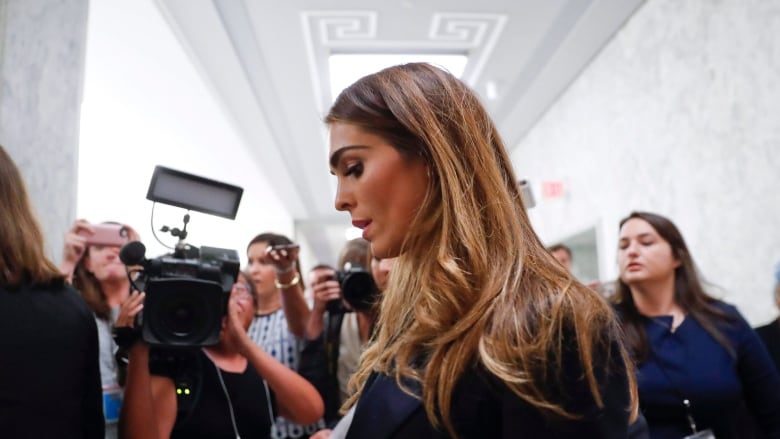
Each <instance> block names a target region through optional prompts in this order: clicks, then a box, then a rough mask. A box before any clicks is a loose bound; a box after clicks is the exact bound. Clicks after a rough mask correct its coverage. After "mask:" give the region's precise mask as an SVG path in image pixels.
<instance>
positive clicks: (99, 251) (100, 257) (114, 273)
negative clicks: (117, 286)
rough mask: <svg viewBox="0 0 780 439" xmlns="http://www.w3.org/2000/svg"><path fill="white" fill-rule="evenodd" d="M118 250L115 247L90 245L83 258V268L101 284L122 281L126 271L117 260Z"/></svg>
mask: <svg viewBox="0 0 780 439" xmlns="http://www.w3.org/2000/svg"><path fill="white" fill-rule="evenodd" d="M119 250H120V248H119V247H117V246H111V245H91V246H89V253H88V254H87V255H86V256H84V267H85V268H86V269H87V270H88V271H89V272H91V273H92V274H93V275H94V276H95V278H96V279H97V280H98V282H101V283H102V282H116V281H121V280H124V279H125V278H126V277H127V271H126V270H125V266H124V264H122V261H120V260H119Z"/></svg>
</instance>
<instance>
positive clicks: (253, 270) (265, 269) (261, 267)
mask: <svg viewBox="0 0 780 439" xmlns="http://www.w3.org/2000/svg"><path fill="white" fill-rule="evenodd" d="M267 248H268V243H267V242H257V243H254V244H252V245H250V246H249V249H248V250H247V257H248V258H249V266H248V267H247V271H248V272H249V276H251V277H252V278H251V279H249V280H250V282H252V285H254V287H255V292H256V294H257V296H258V297H266V296H269V295H271V294H278V293H279V291H278V290H277V288H276V285H275V283H274V281H276V271H275V270H274V266H273V264H271V259H270V258H269V257H268V255H267V254H266V253H265V251H266V249H267Z"/></svg>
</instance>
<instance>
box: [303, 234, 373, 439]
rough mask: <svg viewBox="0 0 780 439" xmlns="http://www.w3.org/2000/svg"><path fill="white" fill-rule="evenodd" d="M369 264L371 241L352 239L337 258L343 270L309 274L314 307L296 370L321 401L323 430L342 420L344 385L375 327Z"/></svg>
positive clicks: (322, 268)
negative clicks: (340, 409)
mask: <svg viewBox="0 0 780 439" xmlns="http://www.w3.org/2000/svg"><path fill="white" fill-rule="evenodd" d="M371 259H372V258H371V252H370V247H369V242H368V241H366V240H364V239H353V240H351V241H349V242H347V244H346V245H345V247H344V249H343V250H342V252H341V255H340V256H339V266H340V267H343V268H344V269H343V270H338V271H336V270H333V269H332V268H330V267H327V266H318V267H315V268H314V269H313V270H312V272H311V273H310V274H311V287H312V292H313V296H314V306H313V308H312V312H311V315H310V318H309V322H308V324H307V327H306V344H305V347H304V350H303V353H302V354H301V366H300V369H299V371H300V372H301V374H302V375H303V376H304V377H305V378H306V379H308V380H309V381H310V382H312V383H313V384H314V385H315V387H317V390H318V391H319V392H320V395H321V396H322V398H323V400H324V401H325V424H326V425H327V426H333V425H334V424H335V423H336V422H337V421H338V420H339V418H340V415H339V408H340V407H341V404H342V403H343V402H344V401H345V400H346V399H347V397H348V396H349V393H348V390H347V384H348V383H349V379H350V377H351V376H352V374H353V373H354V372H355V370H356V369H357V364H358V360H359V359H360V355H361V353H362V352H363V347H364V346H365V344H366V342H367V341H368V339H369V337H370V334H371V332H372V331H373V327H374V323H375V322H376V307H375V302H376V300H377V297H378V293H379V291H378V288H377V286H376V283H375V281H374V279H373V276H372V273H371V272H369V271H368V270H367V269H366V267H367V266H368V265H369V263H370V262H369V261H370V260H371ZM372 265H374V264H372ZM377 266H378V265H377Z"/></svg>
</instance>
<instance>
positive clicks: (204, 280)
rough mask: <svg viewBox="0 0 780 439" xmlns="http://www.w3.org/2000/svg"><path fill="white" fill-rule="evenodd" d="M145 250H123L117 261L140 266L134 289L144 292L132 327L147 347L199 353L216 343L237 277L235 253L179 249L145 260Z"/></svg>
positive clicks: (134, 247) (127, 247)
mask: <svg viewBox="0 0 780 439" xmlns="http://www.w3.org/2000/svg"><path fill="white" fill-rule="evenodd" d="M145 251H146V249H145V247H144V245H143V244H141V243H140V242H138V241H133V242H130V243H128V244H126V245H125V246H124V247H123V248H122V250H121V252H120V259H121V260H122V262H123V263H124V264H125V265H128V266H140V267H142V269H141V270H140V271H136V272H137V273H139V276H138V277H137V278H136V279H135V280H134V281H133V283H134V286H135V288H137V289H138V290H139V291H145V292H146V298H145V299H144V309H143V311H142V312H141V313H140V314H139V316H138V321H137V322H136V327H139V328H140V330H141V336H142V337H143V340H144V341H145V342H146V343H148V344H149V345H151V346H164V347H200V346H210V345H214V344H216V343H217V342H218V341H219V333H220V330H221V328H222V317H223V316H224V315H225V313H226V311H227V302H228V299H229V297H230V290H231V288H232V287H233V284H234V283H235V281H236V277H237V276H238V271H239V266H240V260H239V257H238V252H237V251H236V250H228V249H222V248H216V247H205V246H203V247H201V248H200V249H198V248H196V247H192V246H189V245H186V246H181V248H180V247H179V246H177V249H176V251H175V252H174V253H173V254H171V255H165V256H161V257H158V258H154V259H146V258H145V257H144V253H145Z"/></svg>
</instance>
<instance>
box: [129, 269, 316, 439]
mask: <svg viewBox="0 0 780 439" xmlns="http://www.w3.org/2000/svg"><path fill="white" fill-rule="evenodd" d="M246 282H247V281H246V280H241V279H239V282H237V283H236V284H235V285H234V287H233V290H232V291H231V295H230V300H229V303H228V314H227V315H226V316H225V317H224V318H223V323H222V331H221V332H220V340H219V343H218V344H217V345H215V346H212V347H205V348H203V349H201V350H199V351H197V352H195V353H194V356H195V358H196V361H198V362H199V364H200V366H201V367H199V368H195V369H194V370H197V371H198V377H197V380H198V382H200V385H199V386H198V388H199V391H198V395H197V396H196V397H195V398H194V400H195V402H194V404H193V405H192V407H190V408H189V409H188V410H187V413H186V415H185V414H184V412H183V411H182V410H181V409H182V407H180V405H179V398H178V397H177V381H176V378H177V377H176V375H175V373H174V372H175V371H174V370H165V367H164V365H162V366H161V365H159V364H152V365H150V364H149V358H150V350H149V347H148V345H146V344H145V343H143V342H136V343H135V344H134V345H133V346H132V347H131V348H130V362H129V365H128V372H127V386H126V390H125V403H124V405H123V406H122V413H121V416H120V430H121V432H122V433H123V437H126V438H131V439H132V438H141V439H149V438H167V437H172V438H177V437H182V438H196V437H204V438H205V437H208V438H223V437H224V438H235V437H247V438H248V437H258V438H261V437H271V432H272V426H273V421H274V417H275V415H276V414H277V413H278V414H280V415H282V416H285V417H287V418H289V419H292V420H293V421H295V422H299V423H310V422H314V421H316V420H317V419H319V418H320V417H321V416H322V412H323V404H322V400H321V398H320V397H319V395H318V394H317V391H316V390H315V389H314V387H312V385H311V384H309V383H308V382H307V381H306V380H304V379H303V378H301V377H300V376H299V375H298V374H297V373H295V372H294V371H292V370H291V369H289V368H288V367H286V366H285V365H284V364H282V363H281V362H279V361H278V360H276V359H274V358H273V357H272V356H271V355H269V354H268V353H267V352H266V351H264V350H263V349H262V348H260V347H259V346H257V345H256V344H255V343H254V342H253V341H252V340H251V339H250V338H249V336H248V335H247V329H248V327H249V325H250V323H251V322H252V317H253V316H254V313H255V301H254V298H253V297H252V294H251V288H250V287H249V286H248V285H246ZM143 299H144V294H143V293H140V294H139V293H134V294H133V295H131V296H130V298H129V299H128V301H127V302H126V303H125V304H124V305H123V309H126V310H128V312H127V313H122V316H126V318H123V319H122V320H118V321H117V326H129V327H132V326H133V324H134V323H133V322H134V317H135V315H136V314H137V313H138V312H139V311H140V309H141V308H142V304H143ZM150 366H151V367H152V369H153V371H152V373H150Z"/></svg>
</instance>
